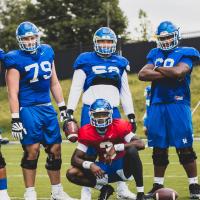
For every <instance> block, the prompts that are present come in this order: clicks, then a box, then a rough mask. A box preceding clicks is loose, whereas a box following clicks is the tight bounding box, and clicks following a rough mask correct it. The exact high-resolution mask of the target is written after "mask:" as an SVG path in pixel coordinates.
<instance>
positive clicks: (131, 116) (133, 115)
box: [128, 113, 137, 133]
mask: <svg viewBox="0 0 200 200" xmlns="http://www.w3.org/2000/svg"><path fill="white" fill-rule="evenodd" d="M128 119H129V122H130V123H131V125H132V132H133V133H135V132H136V130H137V124H136V121H135V114H133V113H131V114H129V115H128Z"/></svg>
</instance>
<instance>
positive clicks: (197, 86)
mask: <svg viewBox="0 0 200 200" xmlns="http://www.w3.org/2000/svg"><path fill="white" fill-rule="evenodd" d="M148 84H149V83H148V82H142V81H139V80H138V78H137V75H136V74H132V75H129V85H130V89H131V92H132V96H133V101H134V107H135V113H136V117H137V124H138V131H137V132H138V134H139V135H140V136H142V137H144V135H143V131H142V126H143V121H142V117H143V115H144V111H145V98H144V88H145V87H146V85H148ZM70 85H71V80H64V81H61V86H62V88H63V93H64V97H65V98H67V96H68V94H69V88H70ZM191 94H192V102H191V107H192V108H194V107H195V105H196V104H197V103H198V101H200V67H195V68H194V70H193V73H192V82H191ZM54 104H55V103H54ZM55 107H57V106H55ZM56 109H57V108H56ZM120 109H121V108H120ZM121 111H122V109H121ZM80 112H81V100H80V102H79V104H78V108H77V110H76V112H75V117H76V119H77V120H80ZM0 113H1V115H0V116H1V117H0V128H2V129H3V131H4V133H5V135H4V136H6V137H9V138H11V136H10V120H11V119H10V112H9V106H8V99H7V92H6V87H0ZM122 113H123V111H122ZM193 126H194V134H195V136H196V137H200V107H199V108H198V109H197V111H196V112H195V114H194V116H193Z"/></svg>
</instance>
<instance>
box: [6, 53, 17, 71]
mask: <svg viewBox="0 0 200 200" xmlns="http://www.w3.org/2000/svg"><path fill="white" fill-rule="evenodd" d="M3 64H4V67H5V68H6V69H11V68H14V69H17V70H19V69H18V67H17V64H16V60H15V57H14V55H13V54H11V53H7V54H5V57H4V60H3Z"/></svg>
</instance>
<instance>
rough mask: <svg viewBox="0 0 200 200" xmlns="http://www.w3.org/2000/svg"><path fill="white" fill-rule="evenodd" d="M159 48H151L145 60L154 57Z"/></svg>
mask: <svg viewBox="0 0 200 200" xmlns="http://www.w3.org/2000/svg"><path fill="white" fill-rule="evenodd" d="M159 50H160V49H159V48H153V49H151V51H150V52H149V53H148V54H147V60H151V59H153V58H154V57H155V55H156V54H157V53H158V52H159Z"/></svg>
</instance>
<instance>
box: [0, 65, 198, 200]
mask: <svg viewBox="0 0 200 200" xmlns="http://www.w3.org/2000/svg"><path fill="white" fill-rule="evenodd" d="M70 84H71V80H64V81H61V86H62V88H63V92H64V96H65V97H66V96H67V94H68V93H69V87H70ZM129 84H130V88H131V92H132V94H133V99H134V107H135V113H136V117H137V123H138V131H137V133H138V135H140V136H141V137H143V138H144V134H143V131H142V117H143V114H144V110H145V99H144V96H143V94H144V88H145V86H146V85H147V84H148V83H145V82H141V81H139V80H138V79H137V75H130V76H129ZM191 93H192V103H191V105H192V106H191V107H192V108H194V107H195V105H196V104H197V103H198V101H199V100H200V67H195V68H194V70H193V73H192V83H191ZM80 110H81V103H79V105H78V108H77V110H76V112H75V117H76V119H78V120H79V118H80ZM122 113H123V112H122ZM10 120H11V119H10V112H9V106H8V100H7V93H6V87H0V128H1V129H2V130H3V132H4V134H3V136H4V137H8V138H10V139H12V138H11V136H10V135H11V134H10ZM193 126H194V135H195V137H200V108H199V109H197V111H196V112H195V114H194V115H193ZM62 147H63V148H62V157H63V165H62V183H63V185H64V189H65V191H67V192H68V193H69V194H70V195H71V196H73V197H76V198H80V187H79V186H76V185H73V184H71V183H69V182H68V181H67V180H66V178H65V172H66V169H67V168H68V167H69V165H70V164H69V163H70V157H71V154H72V151H73V149H74V148H75V145H74V144H69V143H63V145H62ZM195 150H196V152H197V154H198V155H199V156H200V153H199V152H200V145H199V141H196V142H195ZM2 152H3V154H4V156H5V158H6V161H7V172H8V173H7V174H8V183H9V193H10V195H11V196H12V197H15V198H13V199H22V197H23V193H24V184H23V177H22V173H21V168H20V160H21V157H22V150H21V147H20V145H19V144H15V145H14V144H13V145H12V144H10V145H5V146H3V147H2ZM141 158H142V161H143V165H144V183H145V191H146V192H147V191H148V190H149V189H150V188H151V186H152V181H153V165H152V160H151V149H149V148H147V149H146V150H144V151H142V152H141ZM45 160H46V155H45V154H44V152H42V153H41V155H40V159H39V164H38V171H37V180H36V189H37V192H38V197H39V198H43V197H44V198H46V199H48V198H49V196H50V184H49V179H48V176H47V174H46V171H45V168H44V165H45ZM170 162H171V164H170V165H169V167H168V169H167V172H166V181H165V186H167V187H171V188H174V189H175V190H176V191H177V192H178V193H179V195H180V198H179V199H182V200H183V199H188V181H187V178H186V175H185V172H184V170H183V169H182V167H181V166H180V165H179V162H178V159H177V156H176V154H175V151H174V150H171V151H170ZM198 168H199V171H200V165H199V162H198ZM129 187H130V189H131V190H132V191H135V184H134V183H132V182H131V183H129ZM92 195H93V199H97V196H98V192H96V191H94V192H93V194H92ZM112 199H116V196H115V195H114V196H113V198H112Z"/></svg>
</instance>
